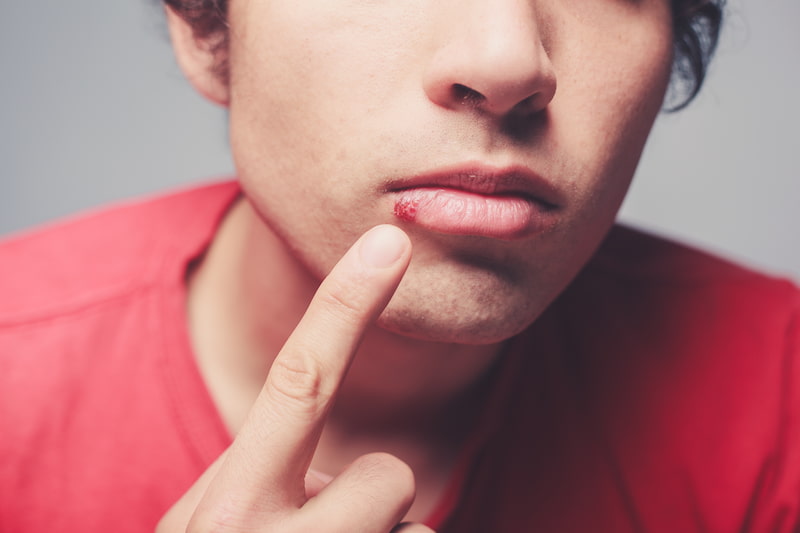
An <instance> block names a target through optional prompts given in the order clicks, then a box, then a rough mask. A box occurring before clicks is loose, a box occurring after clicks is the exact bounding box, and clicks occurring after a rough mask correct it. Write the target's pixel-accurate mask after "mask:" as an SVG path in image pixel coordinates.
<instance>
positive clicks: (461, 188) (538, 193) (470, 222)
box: [386, 164, 563, 240]
mask: <svg viewBox="0 0 800 533" xmlns="http://www.w3.org/2000/svg"><path fill="white" fill-rule="evenodd" d="M386 192H387V193H390V194H391V195H392V196H393V199H394V209H393V214H394V216H395V217H396V218H398V219H399V220H401V221H402V222H404V223H407V224H414V225H417V226H420V227H422V228H425V229H427V230H430V231H434V232H438V233H446V234H457V235H473V236H482V237H490V238H495V239H503V240H516V239H522V238H526V237H530V236H532V235H535V234H539V233H543V232H545V231H548V230H549V229H552V228H553V227H554V226H555V224H556V222H557V212H558V210H559V208H560V207H561V205H563V199H562V195H561V193H560V192H559V191H558V190H557V189H556V188H555V186H553V185H552V184H551V183H549V182H547V181H546V180H544V179H543V178H542V177H541V176H539V175H537V174H536V173H534V172H532V171H531V170H530V169H528V168H526V167H521V166H512V167H504V168H496V167H489V166H485V165H477V164H468V165H460V166H456V167H450V168H445V169H441V170H438V171H435V172H431V173H427V174H420V175H415V176H412V177H409V178H404V179H398V180H394V181H392V182H390V184H389V186H388V187H386Z"/></svg>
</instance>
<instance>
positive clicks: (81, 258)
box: [0, 182, 238, 327]
mask: <svg viewBox="0 0 800 533" xmlns="http://www.w3.org/2000/svg"><path fill="white" fill-rule="evenodd" d="M237 191H238V188H237V186H236V184H235V183H234V182H225V183H217V184H213V185H206V186H202V187H196V188H193V189H188V190H182V191H178V192H173V193H170V194H166V195H162V196H158V197H153V198H146V199H140V200H136V201H130V202H126V203H121V204H118V205H114V206H110V207H107V208H103V209H100V210H96V211H93V212H89V213H86V214H82V215H80V216H78V217H74V218H71V219H68V220H65V221H61V222H58V223H55V224H50V225H48V226H45V227H42V228H38V229H35V230H30V231H26V232H22V233H20V234H17V235H13V236H11V237H8V238H6V240H5V241H2V242H0V295H2V297H0V327H3V326H9V325H13V324H15V323H18V322H26V321H30V320H36V319H37V318H44V317H47V316H48V315H53V314H58V313H61V312H64V311H65V310H69V309H71V308H75V307H81V306H85V305H87V304H91V303H93V302H98V301H102V300H104V299H107V298H113V297H116V296H119V295H121V294H125V293H127V292H130V291H131V290H135V288H136V287H140V286H142V285H147V284H148V283H150V282H152V281H153V280H155V279H157V278H158V276H159V275H160V274H161V273H162V270H163V268H165V264H164V262H165V261H168V260H169V258H172V259H173V260H179V258H180V257H181V256H187V257H188V256H191V254H192V253H198V251H199V250H201V249H202V248H203V246H204V245H205V244H207V241H208V240H210V239H211V237H212V236H213V232H214V229H215V228H216V224H217V222H218V219H219V218H221V217H222V215H223V214H224V211H225V209H226V208H227V206H228V205H229V204H230V203H231V202H232V200H233V198H234V197H235V195H236V194H237Z"/></svg>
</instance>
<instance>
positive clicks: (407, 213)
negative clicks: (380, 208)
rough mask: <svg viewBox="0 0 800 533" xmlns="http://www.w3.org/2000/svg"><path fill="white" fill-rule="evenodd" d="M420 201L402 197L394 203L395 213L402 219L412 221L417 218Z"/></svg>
mask: <svg viewBox="0 0 800 533" xmlns="http://www.w3.org/2000/svg"><path fill="white" fill-rule="evenodd" d="M417 204H418V201H416V200H412V199H411V198H402V199H400V200H398V201H397V203H395V204H394V214H395V216H396V217H397V218H399V219H400V220H405V221H406V222H412V221H413V220H414V219H415V218H417Z"/></svg>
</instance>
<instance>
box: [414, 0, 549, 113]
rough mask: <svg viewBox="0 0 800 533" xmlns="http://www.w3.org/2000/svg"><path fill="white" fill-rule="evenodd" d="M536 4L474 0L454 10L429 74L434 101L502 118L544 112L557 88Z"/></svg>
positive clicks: (520, 0) (426, 79) (425, 81)
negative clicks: (456, 12)
mask: <svg viewBox="0 0 800 533" xmlns="http://www.w3.org/2000/svg"><path fill="white" fill-rule="evenodd" d="M534 3H535V2H531V1H530V0H472V1H466V2H463V3H460V4H459V7H461V8H462V9H461V10H460V12H459V13H458V14H457V15H454V14H453V13H450V19H449V21H448V23H447V29H446V31H445V32H443V34H442V37H441V41H439V46H438V48H437V49H436V51H435V53H434V55H433V56H432V59H431V61H430V63H429V64H428V67H427V69H426V71H425V74H424V79H423V85H424V89H425V92H426V94H427V95H428V98H429V99H430V100H431V101H432V102H434V103H435V104H437V105H439V106H442V107H445V108H448V109H458V108H462V107H465V106H468V107H470V108H477V109H479V110H481V111H483V112H485V113H489V114H491V115H495V116H498V117H503V116H507V115H509V114H519V115H527V114H532V113H536V112H538V111H541V110H543V109H544V108H545V107H547V105H548V104H549V103H550V101H551V100H552V99H553V96H554V95H555V92H556V75H555V70H554V69H553V65H552V63H551V62H550V57H549V55H548V53H547V51H546V49H545V45H544V41H543V38H542V37H543V36H542V35H541V33H540V25H539V22H538V21H537V14H536V12H535V11H536V10H535V9H534V7H533V4H534Z"/></svg>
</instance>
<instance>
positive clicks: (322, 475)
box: [306, 468, 333, 485]
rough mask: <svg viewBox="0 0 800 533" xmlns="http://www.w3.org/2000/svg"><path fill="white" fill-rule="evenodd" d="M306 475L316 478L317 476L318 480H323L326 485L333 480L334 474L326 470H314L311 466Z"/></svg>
mask: <svg viewBox="0 0 800 533" xmlns="http://www.w3.org/2000/svg"><path fill="white" fill-rule="evenodd" d="M306 475H308V476H314V477H315V478H317V480H318V481H321V482H322V483H324V484H325V485H327V484H328V483H330V482H331V481H333V476H332V475H330V474H326V473H325V472H320V471H319V470H312V469H310V468H309V469H308V472H307V473H306Z"/></svg>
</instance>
